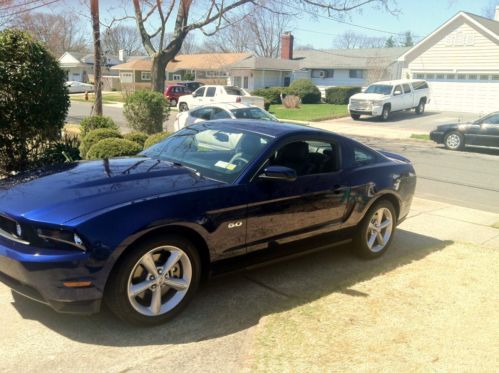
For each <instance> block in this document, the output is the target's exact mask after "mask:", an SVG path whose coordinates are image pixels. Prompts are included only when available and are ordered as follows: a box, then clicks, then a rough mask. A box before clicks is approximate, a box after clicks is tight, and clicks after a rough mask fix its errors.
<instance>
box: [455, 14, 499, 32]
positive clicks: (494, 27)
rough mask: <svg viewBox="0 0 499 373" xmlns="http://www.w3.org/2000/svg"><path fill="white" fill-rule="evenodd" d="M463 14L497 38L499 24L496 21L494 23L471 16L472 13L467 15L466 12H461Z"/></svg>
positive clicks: (483, 18) (491, 20)
mask: <svg viewBox="0 0 499 373" xmlns="http://www.w3.org/2000/svg"><path fill="white" fill-rule="evenodd" d="M463 13H465V14H466V15H467V16H469V17H471V18H473V19H474V20H475V21H476V22H478V23H480V24H481V25H482V26H483V27H485V28H487V29H489V30H490V31H492V32H493V33H494V34H496V35H498V36H499V22H498V21H494V20H493V19H490V18H485V17H481V16H479V15H476V14H473V13H468V12H463Z"/></svg>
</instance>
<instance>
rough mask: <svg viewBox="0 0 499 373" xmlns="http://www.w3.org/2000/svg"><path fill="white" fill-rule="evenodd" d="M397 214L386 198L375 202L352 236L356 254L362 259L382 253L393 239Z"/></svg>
mask: <svg viewBox="0 0 499 373" xmlns="http://www.w3.org/2000/svg"><path fill="white" fill-rule="evenodd" d="M396 222H397V215H396V213H395V208H394V207H393V204H392V203H391V202H390V201H388V200H381V201H379V202H375V203H374V205H372V206H371V208H369V210H368V211H367V213H366V215H365V216H364V219H363V220H362V222H361V223H360V224H359V226H358V228H357V232H356V235H355V238H354V247H355V251H356V254H357V255H358V256H360V257H361V258H364V259H374V258H377V257H379V256H381V255H383V254H384V253H385V252H386V251H387V250H388V248H389V247H390V244H391V243H392V240H393V235H394V233H395V227H396Z"/></svg>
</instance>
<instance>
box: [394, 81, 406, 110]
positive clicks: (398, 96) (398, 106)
mask: <svg viewBox="0 0 499 373" xmlns="http://www.w3.org/2000/svg"><path fill="white" fill-rule="evenodd" d="M391 103H392V110H391V111H398V110H402V109H403V108H404V91H402V86H401V85H396V86H395V87H394V88H393V95H392V99H391Z"/></svg>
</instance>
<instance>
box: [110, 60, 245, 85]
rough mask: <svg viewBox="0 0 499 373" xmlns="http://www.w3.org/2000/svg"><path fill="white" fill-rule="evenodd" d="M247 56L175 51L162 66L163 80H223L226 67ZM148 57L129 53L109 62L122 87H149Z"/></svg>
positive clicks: (210, 81) (150, 64)
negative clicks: (114, 62) (123, 60)
mask: <svg viewBox="0 0 499 373" xmlns="http://www.w3.org/2000/svg"><path fill="white" fill-rule="evenodd" d="M246 57H248V54H247V53H200V54H191V55H178V56H176V57H175V59H174V60H173V61H171V62H170V63H168V65H167V67H166V82H167V83H175V82H176V81H182V80H187V78H188V77H189V75H190V77H192V78H194V80H195V81H198V82H202V83H205V84H226V83H227V76H228V69H227V67H228V66H229V65H231V64H233V63H234V62H236V61H239V60H242V59H244V58H246ZM151 68H152V61H151V59H150V58H149V57H130V59H129V60H128V62H126V63H123V64H120V65H117V66H113V67H112V68H111V70H112V71H117V72H118V73H119V76H120V80H121V85H122V87H123V88H124V89H129V90H136V89H144V88H150V86H151Z"/></svg>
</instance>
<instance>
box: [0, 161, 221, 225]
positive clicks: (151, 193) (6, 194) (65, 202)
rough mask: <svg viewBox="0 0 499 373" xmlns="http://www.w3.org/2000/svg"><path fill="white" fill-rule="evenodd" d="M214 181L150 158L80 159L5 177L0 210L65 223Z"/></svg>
mask: <svg viewBox="0 0 499 373" xmlns="http://www.w3.org/2000/svg"><path fill="white" fill-rule="evenodd" d="M217 185H223V183H221V182H217V181H214V180H210V179H206V178H203V177H200V176H198V175H197V174H196V173H194V172H193V171H192V170H190V169H188V168H185V167H181V166H176V165H173V164H172V163H170V162H166V161H160V160H154V159H150V158H117V159H111V160H100V161H87V162H79V163H74V164H71V165H65V166H63V168H62V169H61V168H59V169H52V170H43V171H39V172H37V173H36V174H30V175H29V176H27V177H23V178H14V179H10V180H7V181H6V182H4V183H3V185H0V213H5V214H7V215H11V216H12V217H22V218H25V219H28V220H32V221H42V222H48V223H52V224H64V223H67V222H69V221H70V220H73V219H75V218H77V217H81V216H84V215H86V214H89V213H92V212H96V211H99V210H104V209H109V208H113V207H117V206H120V205H123V204H130V203H136V202H138V201H141V200H144V199H149V198H154V197H157V196H160V195H167V194H175V193H179V192H185V191H189V190H192V189H199V188H204V187H209V186H212V187H215V186H217Z"/></svg>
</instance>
